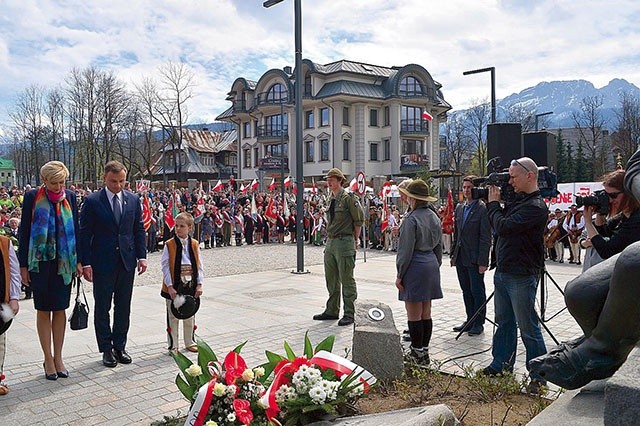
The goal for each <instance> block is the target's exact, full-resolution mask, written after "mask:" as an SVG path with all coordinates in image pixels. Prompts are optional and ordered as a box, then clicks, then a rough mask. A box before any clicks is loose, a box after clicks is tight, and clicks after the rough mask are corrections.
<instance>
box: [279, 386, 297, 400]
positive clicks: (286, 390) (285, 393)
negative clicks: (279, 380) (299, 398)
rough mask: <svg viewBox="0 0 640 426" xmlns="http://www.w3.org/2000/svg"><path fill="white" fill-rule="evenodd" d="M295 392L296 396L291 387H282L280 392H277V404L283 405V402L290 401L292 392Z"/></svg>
mask: <svg viewBox="0 0 640 426" xmlns="http://www.w3.org/2000/svg"><path fill="white" fill-rule="evenodd" d="M292 390H293V392H294V395H295V390H294V389H292V388H291V387H290V386H289V385H282V386H280V387H279V388H278V390H277V391H276V402H277V403H278V404H281V403H283V402H285V401H286V400H288V399H289V397H290V395H291V392H290V391H292Z"/></svg>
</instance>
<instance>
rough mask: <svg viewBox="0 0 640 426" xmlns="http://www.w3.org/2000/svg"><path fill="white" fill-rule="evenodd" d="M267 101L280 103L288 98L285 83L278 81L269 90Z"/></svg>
mask: <svg viewBox="0 0 640 426" xmlns="http://www.w3.org/2000/svg"><path fill="white" fill-rule="evenodd" d="M266 100H267V102H268V103H274V104H277V103H280V102H281V101H286V100H287V89H285V87H284V85H282V84H280V83H276V84H274V85H273V86H271V88H270V89H269V91H268V92H267V99H266Z"/></svg>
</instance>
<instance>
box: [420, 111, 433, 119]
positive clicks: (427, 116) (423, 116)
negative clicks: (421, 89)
mask: <svg viewBox="0 0 640 426" xmlns="http://www.w3.org/2000/svg"><path fill="white" fill-rule="evenodd" d="M422 119H423V120H427V121H431V120H433V115H431V114H429V113H428V112H427V111H424V112H423V113H422Z"/></svg>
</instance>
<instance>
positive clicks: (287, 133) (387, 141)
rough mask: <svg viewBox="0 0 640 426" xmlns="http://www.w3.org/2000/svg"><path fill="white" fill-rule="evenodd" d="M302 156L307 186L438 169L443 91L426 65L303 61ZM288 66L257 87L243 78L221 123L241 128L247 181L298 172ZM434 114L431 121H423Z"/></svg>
mask: <svg viewBox="0 0 640 426" xmlns="http://www.w3.org/2000/svg"><path fill="white" fill-rule="evenodd" d="M302 68H303V69H302V75H303V76H304V84H303V85H302V89H303V94H302V96H303V101H302V106H303V120H304V122H303V125H302V128H303V132H302V135H301V139H302V147H301V148H302V151H303V152H302V158H303V162H304V165H303V170H304V178H305V180H306V181H307V182H310V181H311V178H312V177H314V178H315V179H316V180H318V179H320V178H321V177H322V176H324V175H325V174H326V173H327V171H328V170H329V169H331V168H332V167H338V168H340V169H341V170H342V171H343V172H344V173H345V174H346V175H347V176H349V177H352V176H355V174H356V173H358V172H359V171H363V172H364V173H365V174H366V175H367V176H373V175H387V176H389V177H392V176H393V175H396V176H398V175H403V176H407V175H412V174H414V173H415V172H416V171H418V170H423V169H437V168H438V167H439V157H440V154H439V143H438V141H439V134H438V124H439V123H441V122H444V121H446V113H447V111H449V110H450V109H451V105H449V104H448V103H447V102H446V101H445V100H444V97H443V95H442V91H441V87H442V86H441V85H440V84H439V83H438V82H436V81H435V80H433V78H432V77H431V75H430V74H429V72H428V71H427V70H426V69H425V68H424V67H422V66H420V65H416V64H409V65H405V66H402V67H391V68H387V67H382V66H378V65H369V64H365V63H360V62H353V61H347V60H341V61H338V62H332V63H330V64H326V65H321V64H316V63H314V62H311V61H310V60H308V59H305V60H303V61H302ZM294 76H295V73H293V72H292V70H291V68H290V67H285V68H284V69H283V70H280V69H272V70H269V71H267V72H266V73H264V74H263V75H262V77H260V79H259V80H258V81H257V82H256V81H251V80H247V79H245V78H238V79H236V80H235V81H234V83H233V85H232V86H231V91H230V92H229V95H228V98H227V99H228V100H229V101H231V103H232V106H231V107H230V108H229V109H227V110H226V111H225V112H223V113H222V114H221V115H220V116H218V117H217V119H218V120H222V121H227V122H232V123H234V124H235V125H236V126H237V129H238V133H237V134H238V136H237V137H238V141H237V145H238V175H239V178H241V179H254V178H259V179H263V178H269V179H270V178H271V177H275V178H276V180H278V177H279V176H280V175H281V174H284V175H285V176H286V175H290V174H293V173H292V172H293V171H295V170H296V167H295V159H296V153H295V149H296V143H295V141H296V139H297V138H296V134H295V129H296V126H295V121H294V120H295V107H294V102H293V101H294V99H295V96H294V90H295V88H296V84H295V81H294V80H293V77H294ZM425 111H426V112H428V113H429V114H430V115H431V116H432V117H433V120H432V121H428V120H425V119H423V118H422V116H423V112H425Z"/></svg>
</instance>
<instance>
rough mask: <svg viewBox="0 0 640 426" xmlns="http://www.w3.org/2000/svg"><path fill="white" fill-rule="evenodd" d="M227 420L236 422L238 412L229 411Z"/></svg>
mask: <svg viewBox="0 0 640 426" xmlns="http://www.w3.org/2000/svg"><path fill="white" fill-rule="evenodd" d="M227 421H229V422H232V423H233V422H235V421H236V413H229V414H227Z"/></svg>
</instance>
